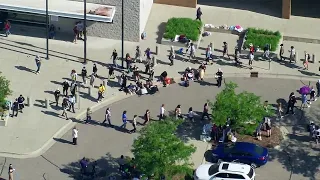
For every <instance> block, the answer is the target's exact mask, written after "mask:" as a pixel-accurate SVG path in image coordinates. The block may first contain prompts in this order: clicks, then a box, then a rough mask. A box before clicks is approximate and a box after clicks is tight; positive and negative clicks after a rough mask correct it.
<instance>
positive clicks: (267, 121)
mask: <svg viewBox="0 0 320 180" xmlns="http://www.w3.org/2000/svg"><path fill="white" fill-rule="evenodd" d="M264 123H265V127H266V130H267V137H271V120H270V118H267V117H265V118H264Z"/></svg>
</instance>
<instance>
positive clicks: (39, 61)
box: [35, 55, 41, 74]
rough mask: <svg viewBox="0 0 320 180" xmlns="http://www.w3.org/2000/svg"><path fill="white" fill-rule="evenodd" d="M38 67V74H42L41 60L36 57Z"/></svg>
mask: <svg viewBox="0 0 320 180" xmlns="http://www.w3.org/2000/svg"><path fill="white" fill-rule="evenodd" d="M35 61H36V65H37V70H36V74H39V73H40V68H41V58H40V56H38V55H36V59H35Z"/></svg>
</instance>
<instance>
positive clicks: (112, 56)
mask: <svg viewBox="0 0 320 180" xmlns="http://www.w3.org/2000/svg"><path fill="white" fill-rule="evenodd" d="M117 57H118V53H117V50H115V49H114V50H113V52H112V55H111V59H112V63H113V65H114V67H118V65H117Z"/></svg>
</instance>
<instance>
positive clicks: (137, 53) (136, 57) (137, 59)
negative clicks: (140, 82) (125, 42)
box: [134, 46, 142, 63]
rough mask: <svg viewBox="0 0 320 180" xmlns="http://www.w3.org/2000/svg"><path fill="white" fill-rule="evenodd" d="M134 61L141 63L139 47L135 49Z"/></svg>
mask: <svg viewBox="0 0 320 180" xmlns="http://www.w3.org/2000/svg"><path fill="white" fill-rule="evenodd" d="M134 61H135V62H140V63H141V62H142V60H141V50H140V47H139V46H137V47H136V54H135V58H134Z"/></svg>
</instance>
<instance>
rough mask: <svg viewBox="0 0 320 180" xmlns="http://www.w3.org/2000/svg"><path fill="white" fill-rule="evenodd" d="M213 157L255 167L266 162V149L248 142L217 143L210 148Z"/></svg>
mask: <svg viewBox="0 0 320 180" xmlns="http://www.w3.org/2000/svg"><path fill="white" fill-rule="evenodd" d="M212 154H213V158H214V159H216V160H223V161H229V162H231V161H237V162H241V163H244V164H249V165H251V166H252V167H254V168H256V167H259V166H262V165H264V164H266V163H267V162H268V156H269V155H268V149H267V148H264V147H261V146H259V145H257V144H253V143H248V142H236V143H230V144H224V143H222V144H219V145H218V146H217V147H216V148H215V149H213V150H212Z"/></svg>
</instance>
